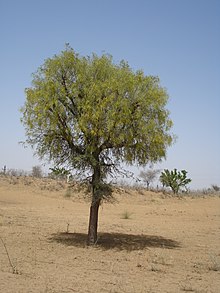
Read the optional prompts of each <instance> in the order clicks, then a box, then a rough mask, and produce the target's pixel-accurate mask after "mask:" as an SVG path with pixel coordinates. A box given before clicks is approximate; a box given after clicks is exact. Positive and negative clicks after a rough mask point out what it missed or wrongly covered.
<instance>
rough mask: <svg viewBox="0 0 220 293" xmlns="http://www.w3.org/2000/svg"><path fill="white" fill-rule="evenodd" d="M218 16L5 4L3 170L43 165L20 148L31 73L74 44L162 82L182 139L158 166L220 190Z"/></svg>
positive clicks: (196, 10)
mask: <svg viewBox="0 0 220 293" xmlns="http://www.w3.org/2000/svg"><path fill="white" fill-rule="evenodd" d="M219 15H220V1H219V0H184V1H183V0H145V1H144V0H130V1H129V0H108V1H107V0H38V1H35V0H19V1H17V0H14V1H13V0H0V42H1V46H0V49H1V51H0V135H1V143H0V168H3V166H4V165H6V166H7V168H9V169H10V168H13V169H23V170H27V171H29V170H31V169H32V167H33V166H35V165H40V164H42V163H43V162H40V161H39V160H38V159H37V158H36V157H34V156H33V151H32V150H31V149H29V148H24V147H23V146H22V145H21V144H19V141H24V140H25V131H24V127H23V125H22V124H21V123H20V118H21V114H20V112H19V109H20V108H21V107H22V106H23V105H24V103H25V94H24V90H25V88H27V87H30V86H31V80H32V73H34V72H36V70H37V68H38V67H39V66H40V65H42V64H43V63H44V61H45V59H47V58H49V57H53V56H54V55H55V54H59V53H60V52H61V51H62V50H63V49H64V47H65V43H69V44H70V46H71V47H73V49H74V50H75V51H76V52H78V53H79V54H80V55H82V56H87V55H91V54H92V53H93V52H94V53H97V54H98V55H101V54H103V53H109V54H111V55H112V56H113V59H114V62H116V63H118V62H119V61H120V60H122V59H124V60H126V61H128V63H129V65H130V66H131V67H132V68H133V69H134V70H137V69H142V70H143V71H144V73H145V74H146V75H156V76H159V78H160V81H161V85H162V86H163V87H165V88H166V89H167V92H168V94H169V102H168V104H167V108H168V109H169V110H170V112H171V114H170V117H171V119H172V120H173V122H174V127H173V129H172V131H173V133H175V134H176V135H177V136H178V139H177V141H176V143H175V144H174V145H173V146H172V147H170V148H169V149H168V150H167V158H166V160H164V161H163V162H162V163H160V164H158V165H156V166H155V168H159V169H161V170H163V169H164V168H166V169H173V168H177V169H178V170H182V169H185V170H187V171H188V176H189V177H190V178H191V179H192V183H191V185H190V187H191V188H192V189H202V188H208V187H210V186H211V184H216V185H220V130H219V129H220V17H219ZM139 171H140V170H137V171H136V172H139Z"/></svg>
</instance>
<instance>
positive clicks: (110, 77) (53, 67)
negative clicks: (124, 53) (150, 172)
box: [21, 46, 173, 199]
mask: <svg viewBox="0 0 220 293" xmlns="http://www.w3.org/2000/svg"><path fill="white" fill-rule="evenodd" d="M25 92H26V102H25V105H24V107H23V108H22V109H21V112H22V119H21V120H22V123H23V125H24V126H25V130H26V137H27V139H26V143H27V144H29V145H31V146H32V147H33V148H34V149H35V153H36V154H37V155H38V156H39V157H40V158H41V159H42V158H46V159H48V160H49V161H50V162H51V161H52V163H53V164H54V165H55V166H57V167H58V168H60V167H62V166H64V167H65V168H71V169H76V170H79V171H80V172H81V173H84V174H88V173H90V174H91V175H92V179H91V183H92V187H93V188H92V191H93V194H94V197H96V198H97V199H102V194H103V195H104V194H106V192H105V190H104V189H103V186H104V185H103V184H102V183H103V181H104V179H105V177H106V176H107V175H109V174H113V173H114V172H115V171H118V170H119V167H120V164H121V163H122V162H125V163H127V164H137V165H141V166H144V165H146V164H147V163H148V162H157V161H159V160H160V159H161V158H163V157H165V155H166V149H167V147H168V146H170V145H171V143H172V140H173V136H172V134H170V129H171V127H172V121H171V120H170V118H169V111H168V110H167V109H166V108H165V106H166V104H167V100H168V95H167V93H166V91H165V89H164V88H162V87H161V86H160V82H159V78H158V77H155V76H145V75H144V73H143V72H142V71H136V72H134V71H133V70H132V69H131V68H130V67H129V65H128V64H127V63H126V62H125V61H122V62H121V63H120V64H114V63H113V60H112V57H111V56H109V55H102V56H101V57H99V56H97V55H95V54H93V55H92V56H90V57H81V56H79V55H78V54H77V53H75V52H74V50H73V49H72V48H70V47H69V46H67V47H66V49H65V50H64V51H62V52H61V53H60V54H59V55H55V56H54V57H53V58H49V59H47V60H46V61H45V63H44V64H43V65H42V66H41V67H40V68H39V69H38V71H37V72H36V73H35V74H34V75H33V81H32V86H31V87H30V88H27V89H26V91H25ZM100 186H101V187H102V188H99V187H100Z"/></svg>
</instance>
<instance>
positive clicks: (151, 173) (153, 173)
mask: <svg viewBox="0 0 220 293" xmlns="http://www.w3.org/2000/svg"><path fill="white" fill-rule="evenodd" d="M159 172H160V170H153V169H148V170H147V171H141V172H140V175H139V176H140V177H141V178H142V180H143V181H144V183H145V184H146V185H147V189H149V187H150V184H152V183H153V182H154V180H155V179H156V177H157V175H158V174H159Z"/></svg>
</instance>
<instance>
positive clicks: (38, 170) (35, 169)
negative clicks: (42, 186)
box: [31, 166, 43, 178]
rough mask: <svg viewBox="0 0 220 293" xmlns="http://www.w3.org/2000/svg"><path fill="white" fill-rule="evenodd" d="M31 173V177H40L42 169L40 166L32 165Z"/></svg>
mask: <svg viewBox="0 0 220 293" xmlns="http://www.w3.org/2000/svg"><path fill="white" fill-rule="evenodd" d="M31 174H32V176H33V177H37V178H42V177H43V171H42V168H41V166H33V167H32V173H31Z"/></svg>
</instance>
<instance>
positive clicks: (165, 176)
mask: <svg viewBox="0 0 220 293" xmlns="http://www.w3.org/2000/svg"><path fill="white" fill-rule="evenodd" d="M160 181H161V183H162V184H163V186H166V187H170V188H171V189H172V191H173V193H174V194H178V192H179V191H180V188H181V187H184V188H186V185H187V184H189V183H190V182H191V181H192V180H191V179H190V178H187V171H185V170H181V171H177V169H174V170H173V171H169V170H168V169H165V170H164V171H163V172H162V173H161V176H160Z"/></svg>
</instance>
